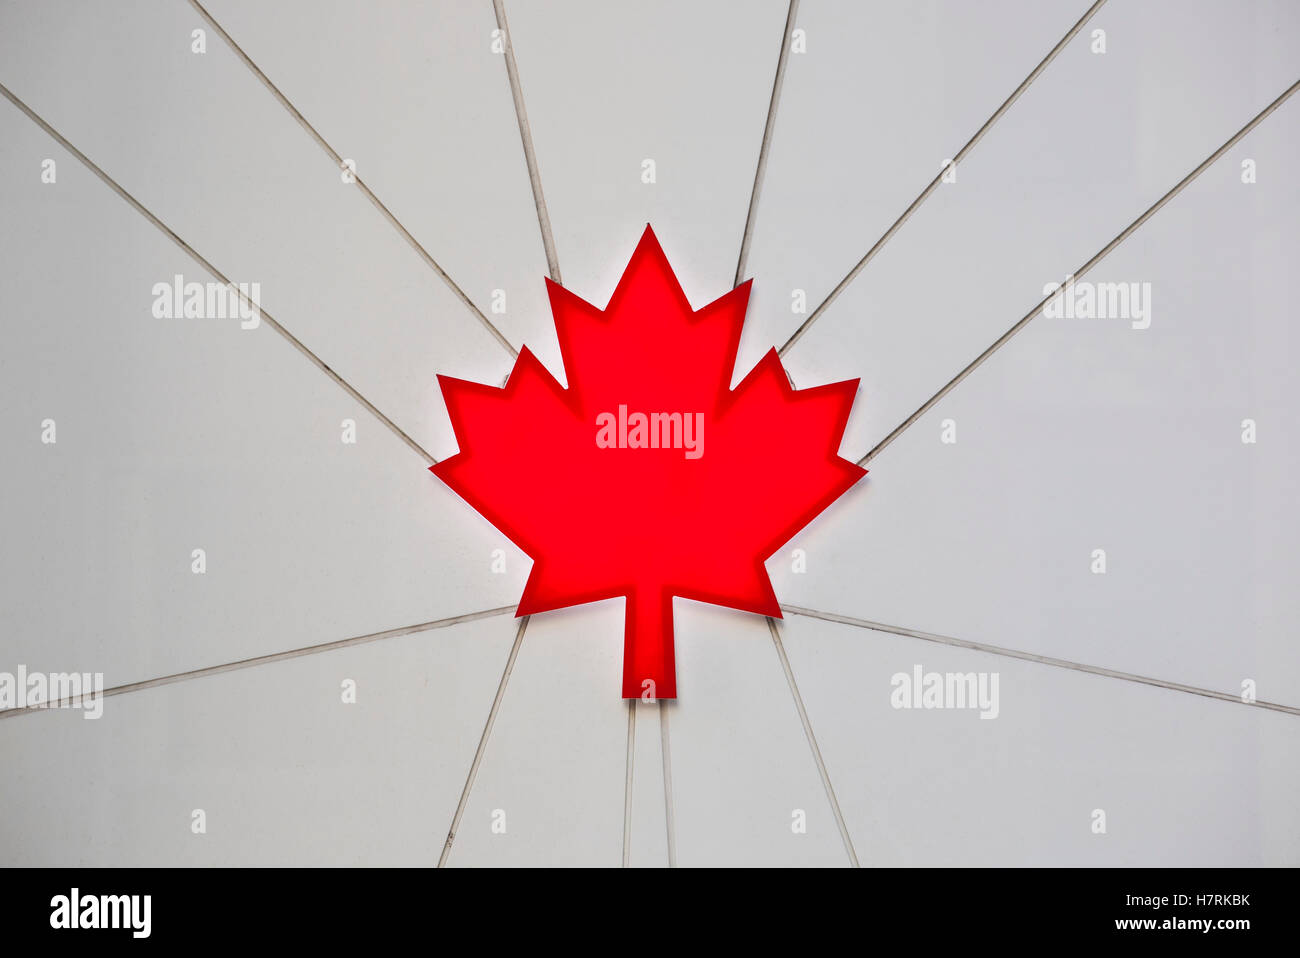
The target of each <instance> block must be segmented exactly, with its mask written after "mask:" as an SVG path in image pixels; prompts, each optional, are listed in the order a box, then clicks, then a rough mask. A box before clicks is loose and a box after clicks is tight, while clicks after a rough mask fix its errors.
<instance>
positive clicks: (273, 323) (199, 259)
mask: <svg viewBox="0 0 1300 958" xmlns="http://www.w3.org/2000/svg"><path fill="white" fill-rule="evenodd" d="M0 93H2V94H4V96H5V98H6V99H7V100H8V101H9V102H10V103H12V104H13V105H14V106H16V107H17V108H18V109H19V110H21V111H22V112H23V113H24V114H26V115H27V117H28V119H30V120H31V121H32V122H33V123H35V124H36V125H37V126H39V127H40V128H41V129H42V130H44V131H45V132H46V133H47V134H49V135H50V136H51V137H53V138H54V140H55V141H56V142H58V144H59V145H60V146H62V147H63V148H64V149H65V150H67V151H68V152H69V153H71V154H72V155H73V156H74V157H76V158H77V160H79V161H80V162H81V164H82V165H83V166H85V167H86V169H88V170H90V172H92V173H94V174H95V175H96V176H97V177H99V179H100V180H101V181H103V183H104V184H105V185H106V186H108V187H109V188H110V189H111V190H113V192H115V193H116V194H117V195H118V196H120V197H121V198H122V199H124V200H126V202H127V203H128V204H130V206H131V207H132V208H133V209H135V211H136V212H137V213H139V214H140V215H141V216H143V217H144V218H145V219H147V220H148V221H149V222H150V223H152V224H153V225H154V226H155V227H156V228H157V229H158V230H159V231H160V232H162V233H163V235H164V236H166V237H167V238H168V239H170V240H171V241H172V242H173V243H175V244H176V245H177V246H178V247H179V248H180V249H181V251H182V252H184V253H185V254H186V255H188V256H189V257H190V258H191V259H193V260H194V261H195V262H196V263H198V264H199V265H200V266H201V267H203V268H204V269H205V270H207V271H208V272H209V273H210V274H211V275H212V276H214V277H216V279H218V280H220V281H221V282H222V283H223V284H225V285H226V286H227V287H229V288H230V289H231V290H232V291H233V292H234V293H236V294H237V295H238V296H239V298H240V300H241V301H242V302H243V303H245V304H246V305H247V306H249V307H255V308H256V309H257V313H258V316H259V318H260V320H261V321H262V322H264V323H266V324H267V325H268V326H270V327H271V328H272V329H273V330H275V331H276V332H277V333H279V334H280V336H282V337H283V338H284V339H285V340H286V341H288V343H289V345H291V346H292V347H293V348H294V349H296V350H298V352H300V353H302V354H303V355H304V356H306V357H307V359H308V360H310V361H311V363H312V364H313V365H314V366H316V368H317V369H319V370H321V372H323V373H325V375H327V376H329V378H330V379H332V380H333V381H334V382H335V384H336V385H338V386H339V387H341V388H342V389H343V391H344V392H346V393H347V394H348V395H349V396H351V397H352V398H353V399H355V400H356V401H357V402H358V403H360V404H361V405H362V406H363V407H364V408H365V409H366V411H367V412H369V413H370V414H371V415H372V416H374V417H375V418H376V419H378V420H379V421H380V422H381V423H383V424H384V425H385V426H387V427H388V429H389V430H391V431H392V433H393V434H394V435H395V436H397V438H399V439H401V440H402V442H404V443H406V445H407V446H409V447H410V448H411V449H413V450H414V451H415V452H416V454H417V455H419V456H420V458H421V459H423V460H424V461H425V462H426V463H428V464H429V465H437V462H438V460H436V459H434V458H433V456H431V455H429V453H428V452H426V451H425V449H424V448H423V447H422V446H421V445H420V444H419V443H417V442H416V441H415V440H414V439H412V438H411V437H410V436H409V435H407V434H406V432H405V431H403V430H402V428H401V427H400V426H398V425H397V423H395V422H393V421H392V420H391V419H389V418H388V417H387V416H386V415H384V414H383V413H382V412H380V411H379V408H378V407H377V406H375V404H374V403H372V402H371V401H370V400H369V399H367V398H366V397H365V396H363V395H361V393H360V392H359V391H358V390H357V389H356V388H355V387H353V386H352V384H351V383H349V382H348V381H347V380H345V379H344V378H343V377H342V376H340V375H339V374H338V373H336V372H335V371H334V370H333V369H331V368H330V367H329V366H328V365H327V364H326V363H325V361H324V360H323V359H321V358H320V357H319V356H317V355H316V354H315V353H314V352H312V351H311V350H310V349H308V348H307V346H306V345H305V344H304V343H303V342H302V340H300V339H298V337H296V336H295V335H293V333H291V332H289V330H287V329H286V328H285V327H284V326H282V325H280V323H279V322H278V321H277V320H276V319H274V318H273V317H272V316H271V314H270V313H268V312H267V311H266V310H265V309H263V308H262V306H261V304H260V303H255V302H253V300H252V299H250V298H249V296H248V294H247V293H246V292H245V291H244V290H242V289H240V288H239V287H237V286H236V285H235V284H234V283H232V282H231V281H230V280H229V279H228V278H226V275H225V274H224V273H222V272H221V271H220V270H219V269H217V268H216V267H215V266H213V265H212V263H210V262H209V261H208V260H207V259H206V258H204V257H203V256H202V255H200V254H199V252H198V251H197V250H195V249H194V247H192V246H190V245H189V243H187V242H185V240H183V239H181V238H180V236H179V235H177V233H176V232H175V231H174V230H173V229H172V228H171V227H169V226H168V225H167V224H166V223H164V222H163V221H162V220H161V219H159V218H158V217H157V216H155V215H154V214H153V213H152V212H150V210H149V209H147V208H146V207H145V205H144V204H143V203H141V202H140V201H139V200H137V199H136V198H135V197H134V196H132V195H131V194H130V193H128V192H127V191H126V189H125V188H123V187H122V185H121V184H120V183H118V182H117V181H116V180H115V179H113V178H112V177H111V176H109V175H108V174H107V173H105V172H104V171H103V170H102V169H100V167H99V166H97V165H96V164H95V163H94V162H93V161H92V160H91V159H90V157H88V156H86V154H84V153H82V152H81V151H80V150H79V149H77V148H76V147H75V146H73V145H72V143H71V142H69V141H68V139H67V138H66V137H64V136H63V134H61V133H60V132H59V131H58V130H56V129H54V127H52V126H50V124H49V123H47V122H45V120H44V119H43V118H42V117H40V116H39V115H38V114H37V113H36V112H35V111H34V110H32V109H31V107H29V106H28V105H27V104H26V103H24V102H23V101H22V100H20V99H19V98H18V97H17V96H16V95H15V94H14V93H13V92H12V91H11V90H10V89H9V88H8V87H7V86H5V85H4V84H3V83H0Z"/></svg>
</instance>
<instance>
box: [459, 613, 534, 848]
mask: <svg viewBox="0 0 1300 958" xmlns="http://www.w3.org/2000/svg"><path fill="white" fill-rule="evenodd" d="M529 618H531V616H527V615H526V616H524V617H523V618H521V619H520V620H519V630H518V631H517V632H516V633H515V641H514V645H512V646H511V647H510V656H509V658H507V659H506V667H505V671H503V672H502V673H501V681H500V683H498V685H497V694H496V696H495V697H494V698H493V699H492V708H491V709H489V710H488V717H487V722H486V723H484V725H483V734H482V735H481V736H479V740H478V748H477V749H475V750H474V761H473V762H471V763H470V766H469V774H468V775H467V776H466V777H465V787H464V788H463V789H461V793H460V801H459V802H457V803H456V813H455V814H454V815H453V816H452V818H451V827H450V828H448V829H447V840H446V841H445V842H443V845H442V854H441V855H440V856H438V867H439V868H442V867H444V866H445V865H446V864H447V856H449V855H450V854H451V847H452V844H453V843H454V842H455V841H456V833H457V832H458V831H459V830H460V822H461V819H462V817H464V815H465V806H466V804H468V802H469V793H470V791H471V790H472V789H473V788H474V780H475V778H477V777H478V767H479V765H480V763H482V761H483V754H484V752H486V751H487V743H488V739H489V738H491V736H492V726H493V725H495V724H496V720H497V712H498V711H499V710H500V708H501V700H502V699H503V698H505V694H506V684H507V683H508V682H509V681H510V673H511V672H513V671H514V668H515V660H516V659H517V658H518V657H519V647H520V646H521V645H522V644H523V641H524V631H525V630H526V629H527V628H528V620H529Z"/></svg>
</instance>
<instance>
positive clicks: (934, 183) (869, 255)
mask: <svg viewBox="0 0 1300 958" xmlns="http://www.w3.org/2000/svg"><path fill="white" fill-rule="evenodd" d="M1105 2H1106V0H1096V2H1095V3H1094V4H1093V5H1092V6H1091V7H1089V8H1088V9H1087V10H1086V11H1084V14H1083V16H1082V17H1080V18H1079V20H1078V22H1076V23H1075V25H1074V26H1072V27H1071V28H1070V29H1069V31H1067V32H1066V34H1065V36H1063V37H1061V39H1060V40H1058V41H1057V43H1056V46H1054V47H1052V49H1051V50H1049V51H1048V52H1047V55H1046V56H1045V57H1043V59H1042V60H1040V61H1039V63H1038V66H1036V67H1034V69H1033V70H1031V71H1030V73H1029V75H1028V76H1026V77H1025V78H1024V79H1023V80H1021V81H1020V85H1019V86H1017V87H1016V88H1015V89H1014V90H1012V91H1011V95H1010V96H1008V97H1007V98H1006V99H1005V100H1003V101H1002V105H1001V106H999V107H998V108H997V109H996V110H994V111H993V114H992V115H991V116H990V117H989V118H988V119H987V120H985V121H984V124H983V126H981V127H980V128H979V129H978V130H976V131H975V135H974V136H972V137H971V138H970V139H969V140H967V141H966V143H965V145H964V146H962V148H961V149H960V150H958V151H957V153H956V154H955V155H954V156H953V157H952V163H953V166H954V167H955V166H957V165H959V164H960V163H961V161H962V160H964V159H965V158H966V156H967V155H968V154H969V153H970V151H971V150H973V149H974V148H975V145H976V144H977V143H979V141H980V140H981V139H983V137H984V134H986V133H987V132H988V131H989V130H991V129H992V128H993V124H994V123H996V122H997V121H998V120H999V119H1001V118H1002V116H1003V114H1005V113H1006V112H1007V111H1008V110H1009V109H1011V107H1012V105H1013V104H1014V103H1015V102H1016V101H1017V100H1018V99H1020V96H1021V94H1023V93H1024V92H1025V91H1026V90H1027V89H1029V85H1030V84H1031V83H1033V82H1034V80H1036V79H1037V78H1038V76H1039V75H1040V74H1041V73H1042V72H1043V71H1044V70H1046V69H1047V67H1048V65H1049V64H1050V63H1051V62H1052V61H1053V60H1055V59H1056V57H1057V55H1058V54H1059V53H1060V52H1061V51H1062V50H1064V49H1065V47H1066V45H1067V44H1068V43H1069V42H1070V41H1071V40H1073V39H1074V38H1075V36H1077V35H1078V33H1079V31H1080V30H1082V29H1083V26H1084V24H1085V23H1087V22H1088V21H1089V20H1090V19H1091V18H1092V16H1093V14H1095V13H1096V12H1097V11H1098V10H1099V9H1101V6H1102V4H1104V3H1105ZM946 172H947V169H946V168H945V169H942V170H940V171H939V173H937V174H936V175H935V177H934V179H932V180H931V181H930V183H929V185H927V186H926V188H925V189H923V190H922V191H921V193H920V194H919V195H918V196H917V197H916V199H914V200H912V202H911V203H910V204H909V205H908V207H907V209H905V210H903V212H902V214H901V215H900V216H899V217H898V219H896V220H894V222H893V225H891V226H890V227H889V229H887V230H885V232H884V234H883V235H881V237H880V239H878V240H876V242H875V243H874V244H873V245H872V247H871V249H869V250H867V252H866V254H865V255H864V256H863V257H862V259H860V260H858V262H857V265H856V266H854V267H853V268H852V269H851V270H849V272H848V275H847V276H845V277H844V278H843V279H842V280H840V281H839V283H838V284H836V286H835V288H834V289H833V290H831V291H830V293H829V294H828V295H827V296H826V298H825V299H823V300H822V301H821V303H820V304H818V306H817V308H816V309H814V310H813V311H812V313H811V314H810V315H809V316H808V318H807V319H805V320H804V321H803V323H802V324H801V325H800V326H799V328H798V329H796V330H795V331H794V333H793V334H792V335H791V336H790V338H789V339H787V340H786V341H785V345H783V346H782V347H781V348H780V349H779V350H777V354H778V355H780V356H784V355H785V354H786V353H787V352H788V351H789V350H790V348H791V347H792V346H794V344H795V343H797V342H798V341H799V339H800V337H802V336H803V334H804V333H806V332H807V331H808V330H809V329H810V328H811V327H812V324H813V323H815V322H816V321H817V320H818V319H819V318H820V317H821V315H822V313H823V312H825V311H826V308H827V307H828V306H830V305H831V303H833V302H834V301H835V299H836V298H837V297H838V296H839V295H840V293H842V292H844V290H845V289H846V288H847V287H848V285H849V284H850V283H851V282H853V280H854V279H856V278H857V276H858V274H859V273H861V272H862V270H863V269H864V268H865V267H866V265H867V264H868V263H869V262H871V260H872V259H873V258H875V256H876V254H877V253H879V252H880V251H881V249H883V248H884V246H885V244H886V243H887V242H889V240H890V239H891V238H892V237H893V236H894V234H895V233H897V232H898V231H899V230H900V229H901V228H902V227H903V224H904V223H906V222H907V221H908V219H910V218H911V216H912V214H913V213H915V212H916V210H917V209H918V208H919V207H920V206H921V204H922V203H924V202H925V201H926V199H927V198H928V197H929V196H930V194H931V193H933V192H934V191H935V190H936V189H937V188H938V186H939V184H940V183H941V182H942V181H943V177H944V174H945V173H946Z"/></svg>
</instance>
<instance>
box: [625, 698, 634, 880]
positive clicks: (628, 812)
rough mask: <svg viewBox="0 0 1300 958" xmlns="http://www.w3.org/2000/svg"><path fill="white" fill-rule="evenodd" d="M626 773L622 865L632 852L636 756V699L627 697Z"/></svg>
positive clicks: (627, 860)
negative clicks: (633, 781) (633, 774)
mask: <svg viewBox="0 0 1300 958" xmlns="http://www.w3.org/2000/svg"><path fill="white" fill-rule="evenodd" d="M626 701H627V773H626V776H625V778H624V780H623V867H624V868H627V867H628V862H629V860H630V859H631V852H632V765H633V761H634V760H635V758H636V699H627V700H626Z"/></svg>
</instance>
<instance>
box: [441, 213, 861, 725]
mask: <svg viewBox="0 0 1300 958" xmlns="http://www.w3.org/2000/svg"><path fill="white" fill-rule="evenodd" d="M749 288H750V282H745V283H744V284H743V285H741V286H738V287H737V288H736V289H734V290H732V291H731V292H729V293H727V294H726V295H725V296H723V297H721V298H720V299H717V300H715V301H714V302H712V303H710V304H709V305H708V306H705V307H704V308H703V309H701V310H698V311H695V310H692V309H691V305H690V303H689V302H688V301H687V299H686V294H685V293H684V292H683V291H682V288H681V286H680V284H679V283H678V282H677V277H676V276H675V275H674V274H673V271H672V267H671V266H669V264H668V260H667V258H666V257H665V256H664V252H663V250H662V249H661V248H660V246H659V242H658V240H657V239H656V238H655V235H654V232H653V231H652V230H651V229H650V228H649V227H648V226H647V227H646V231H645V234H644V235H643V236H642V237H641V242H640V243H639V244H638V245H637V248H636V251H635V252H634V253H633V254H632V259H631V261H630V262H629V263H628V265H627V269H626V270H625V271H624V273H623V277H622V279H620V280H619V283H618V288H617V289H615V290H614V295H613V296H612V297H611V298H610V301H609V305H608V306H607V307H606V308H605V310H604V311H603V312H602V311H601V310H599V309H597V308H596V307H594V306H592V305H591V304H590V303H587V302H585V301H584V300H582V299H579V298H578V297H577V296H575V295H574V294H573V293H571V292H569V291H568V290H566V289H564V288H563V287H562V286H560V285H558V284H556V283H554V282H551V281H550V280H547V291H548V292H549V294H550V300H551V312H552V313H553V314H554V317H555V327H556V331H557V333H558V335H559V342H560V352H561V355H562V357H563V361H564V372H565V376H566V377H567V379H568V388H567V389H566V388H564V387H563V386H561V385H560V384H559V383H558V382H557V381H556V380H555V378H554V377H553V376H551V374H550V373H549V372H548V371H547V369H546V368H545V367H544V366H543V365H542V364H541V363H540V362H539V361H538V360H537V357H535V356H534V355H533V354H532V353H531V352H529V350H528V348H527V347H524V349H522V350H521V351H520V354H519V358H518V360H516V362H515V366H514V370H513V371H512V372H511V374H510V379H509V380H508V382H507V383H506V385H505V386H504V387H500V388H498V387H495V386H485V385H481V384H479V383H473V382H467V381H465V380H462V379H452V378H449V377H446V376H439V377H438V380H439V383H440V384H441V386H442V394H443V397H444V399H445V400H446V403H447V410H448V412H449V414H450V415H451V421H452V426H453V428H454V429H455V433H456V439H457V442H458V443H459V444H460V452H459V453H458V454H456V455H455V456H452V457H451V458H449V459H446V460H444V461H443V462H440V463H438V464H437V465H436V466H433V467H432V471H433V473H434V474H435V475H436V476H438V478H440V479H441V480H442V481H443V482H445V483H446V484H447V485H448V486H450V487H451V488H452V489H453V490H455V491H456V492H457V493H458V494H459V495H460V496H461V497H462V498H464V499H465V501H466V502H468V503H469V504H470V505H471V506H473V507H474V508H475V509H477V510H478V511H479V512H480V513H481V514H482V515H483V516H484V517H486V518H487V519H488V521H489V522H491V523H492V524H493V525H494V526H496V527H497V528H498V529H500V530H501V532H502V533H504V534H505V535H506V536H507V537H509V538H510V540H511V541H512V542H514V543H515V544H516V545H517V546H519V548H521V549H522V550H523V551H524V552H526V553H527V554H528V555H529V556H531V557H532V559H533V560H534V561H533V569H532V573H531V575H530V576H529V578H528V584H527V585H526V586H525V588H524V594H523V597H522V598H521V599H520V602H519V608H518V610H517V612H516V615H517V616H523V615H531V614H534V613H538V612H545V611H548V610H551V609H559V608H563V607H566V606H571V605H580V604H582V603H585V602H595V601H597V600H600V599H609V598H613V597H616V596H626V598H627V612H626V626H625V630H624V638H623V641H624V649H623V696H624V697H625V698H636V697H638V696H640V695H641V694H642V693H643V692H644V691H649V694H650V696H651V697H653V698H665V699H667V698H676V696H677V680H676V670H675V668H674V664H673V624H672V622H673V608H672V601H673V596H681V597H683V598H687V599H695V600H698V601H701V602H710V603H713V604H715V605H722V606H728V607H730V608H733V609H741V610H743V611H747V612H757V613H760V614H763V615H770V616H776V617H780V615H781V609H780V607H779V606H778V605H777V600H776V595H775V593H774V592H773V591H772V584H771V581H770V580H769V579H768V576H767V570H766V569H764V567H763V562H764V560H765V559H767V558H768V557H770V556H771V555H772V554H773V553H775V552H776V550H777V549H779V548H780V547H781V546H782V545H784V544H785V543H786V542H788V541H789V540H790V539H791V538H792V537H793V536H794V535H795V533H797V532H798V531H799V530H800V529H802V528H803V527H804V526H805V525H807V524H808V523H809V522H810V521H811V520H812V519H813V518H814V517H815V516H816V515H817V514H818V513H820V512H821V511H822V510H823V509H825V508H826V507H827V506H829V505H830V504H831V503H832V502H834V501H835V500H836V499H837V498H839V496H840V495H842V494H843V493H844V492H845V491H846V490H847V489H848V488H849V487H850V486H852V485H853V484H854V483H855V482H857V481H858V480H859V479H861V478H862V476H863V475H865V474H866V470H865V469H862V468H860V467H858V466H856V465H854V464H853V463H851V462H848V461H847V460H845V459H841V458H840V457H839V454H838V450H839V445H840V439H841V437H842V436H843V433H844V426H845V423H846V421H847V419H848V415H849V410H850V408H851V407H852V405H853V398H854V394H855V393H856V392H857V387H858V381H857V380H856V379H855V380H849V381H845V382H840V383H834V384H832V385H829V386H819V387H817V388H814V389H799V390H795V389H793V388H792V387H791V386H790V383H789V381H788V380H787V378H786V375H785V370H784V368H783V367H782V366H781V361H780V359H778V358H777V354H776V350H775V349H773V350H769V351H768V353H767V355H765V356H764V357H763V359H762V360H761V361H760V362H759V363H758V365H757V366H755V367H754V369H753V370H752V371H751V372H750V373H749V375H747V376H746V377H745V378H744V380H743V381H741V382H740V384H739V385H737V386H736V388H735V389H734V390H733V389H731V388H729V387H730V383H731V377H732V371H733V368H734V365H735V361H736V350H737V348H738V346H739V344H740V331H741V327H742V326H743V325H744V321H745V307H746V304H747V303H748V301H749ZM642 417H644V418H642ZM647 682H652V683H653V685H647V684H646V683H647Z"/></svg>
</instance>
